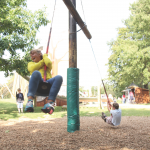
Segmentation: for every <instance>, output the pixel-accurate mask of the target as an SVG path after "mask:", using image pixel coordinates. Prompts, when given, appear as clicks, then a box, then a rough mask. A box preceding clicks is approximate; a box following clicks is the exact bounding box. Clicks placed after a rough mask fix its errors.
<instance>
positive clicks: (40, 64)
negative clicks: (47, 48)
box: [28, 54, 52, 80]
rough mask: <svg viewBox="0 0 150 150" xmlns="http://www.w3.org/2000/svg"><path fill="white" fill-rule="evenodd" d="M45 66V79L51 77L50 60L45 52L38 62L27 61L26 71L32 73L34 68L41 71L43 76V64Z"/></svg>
mask: <svg viewBox="0 0 150 150" xmlns="http://www.w3.org/2000/svg"><path fill="white" fill-rule="evenodd" d="M45 65H46V66H47V70H46V79H47V80H48V79H51V78H52V75H51V70H52V62H51V60H50V59H49V58H48V57H47V54H44V55H43V59H42V60H40V61H39V62H37V63H36V62H29V63H28V71H29V72H30V74H32V73H33V72H34V71H35V70H38V71H39V72H40V73H41V76H42V78H44V66H45Z"/></svg>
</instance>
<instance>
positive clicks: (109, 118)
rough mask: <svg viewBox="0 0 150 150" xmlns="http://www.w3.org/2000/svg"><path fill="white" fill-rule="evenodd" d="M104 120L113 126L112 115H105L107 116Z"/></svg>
mask: <svg viewBox="0 0 150 150" xmlns="http://www.w3.org/2000/svg"><path fill="white" fill-rule="evenodd" d="M106 122H107V123H108V124H110V125H113V126H114V124H113V123H112V116H110V117H107V118H106Z"/></svg>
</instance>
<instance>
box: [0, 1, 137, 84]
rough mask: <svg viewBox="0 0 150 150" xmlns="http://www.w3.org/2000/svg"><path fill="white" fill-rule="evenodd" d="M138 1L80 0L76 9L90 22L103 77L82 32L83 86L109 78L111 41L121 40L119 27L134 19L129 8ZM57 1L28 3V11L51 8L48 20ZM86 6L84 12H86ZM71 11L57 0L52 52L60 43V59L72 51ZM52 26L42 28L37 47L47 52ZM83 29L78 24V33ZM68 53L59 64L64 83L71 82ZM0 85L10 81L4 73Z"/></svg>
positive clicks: (79, 51)
mask: <svg viewBox="0 0 150 150" xmlns="http://www.w3.org/2000/svg"><path fill="white" fill-rule="evenodd" d="M81 2H82V5H81ZM133 2H135V0H113V1H112V0H105V1H101V0H92V1H91V0H76V9H77V11H78V13H79V15H80V16H81V18H82V19H83V21H84V22H85V23H86V25H87V28H88V30H89V32H90V33H91V35H92V39H91V43H92V47H93V50H94V53H95V57H96V60H97V63H98V67H99V70H100V74H99V72H98V68H97V65H96V60H95V58H94V55H93V52H92V49H91V45H90V42H89V40H88V39H87V38H86V36H85V35H84V33H83V32H82V31H80V32H78V33H77V68H79V70H80V73H79V78H80V86H82V85H97V84H98V82H100V80H101V79H104V78H107V75H108V73H107V69H108V67H107V66H106V64H107V63H108V58H109V56H110V55H111V53H110V51H109V46H108V45H107V43H108V42H110V41H111V40H113V39H114V40H115V39H116V38H117V28H119V27H124V24H123V22H122V21H123V20H125V19H127V18H128V17H129V16H130V11H129V7H130V4H132V3H133ZM54 3H55V0H42V1H41V0H32V1H31V0H27V7H28V9H30V10H32V11H33V12H34V11H36V10H38V9H41V8H43V7H44V6H46V7H47V13H48V19H49V20H51V19H52V14H53V9H54ZM82 6H83V9H82ZM68 20H69V19H68V9H67V7H66V5H65V4H64V2H63V0H56V7H55V14H54V18H53V24H52V35H51V43H50V48H49V51H50V52H51V51H52V44H53V45H54V46H56V44H57V43H58V42H59V41H61V40H62V41H61V42H60V43H59V44H58V47H57V51H56V57H57V58H61V57H62V56H63V55H64V54H65V53H66V52H67V51H68V50H69V46H68V25H69V23H68ZM50 27H51V24H50V23H49V24H48V25H47V26H45V27H40V29H39V32H38V34H37V38H38V39H39V41H40V43H39V45H37V46H36V47H35V48H38V47H40V46H43V47H44V50H43V53H45V52H46V46H47V40H48V34H49V30H50ZM79 29H80V27H79V26H78V25H77V30H79ZM67 60H68V53H67V55H66V56H65V57H64V58H63V61H61V62H60V63H59V71H58V74H60V75H62V76H63V77H64V84H65V83H66V79H67V68H68V67H69V62H68V61H67ZM0 77H1V78H0V83H1V84H3V83H5V82H7V80H6V79H5V78H4V76H3V72H0Z"/></svg>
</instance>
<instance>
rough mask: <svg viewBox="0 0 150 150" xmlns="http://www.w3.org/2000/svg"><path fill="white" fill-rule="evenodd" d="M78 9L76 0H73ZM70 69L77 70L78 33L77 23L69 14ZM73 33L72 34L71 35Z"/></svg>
mask: <svg viewBox="0 0 150 150" xmlns="http://www.w3.org/2000/svg"><path fill="white" fill-rule="evenodd" d="M71 1H72V3H73V5H74V7H75V8H76V0H71ZM69 33H70V34H69V68H77V33H76V21H75V20H74V18H73V16H72V15H71V13H69ZM71 33H72V34H71Z"/></svg>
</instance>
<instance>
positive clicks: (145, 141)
mask: <svg viewBox="0 0 150 150" xmlns="http://www.w3.org/2000/svg"><path fill="white" fill-rule="evenodd" d="M133 149H135V150H149V149H150V117H122V121H121V124H120V125H119V126H118V127H112V126H110V125H108V124H106V123H105V122H104V121H103V120H102V119H101V117H80V130H79V131H75V132H74V133H69V132H67V117H63V118H57V119H52V118H48V117H47V118H45V119H40V118H39V119H29V118H24V117H21V118H20V119H19V120H8V121H2V120H0V150H133Z"/></svg>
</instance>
